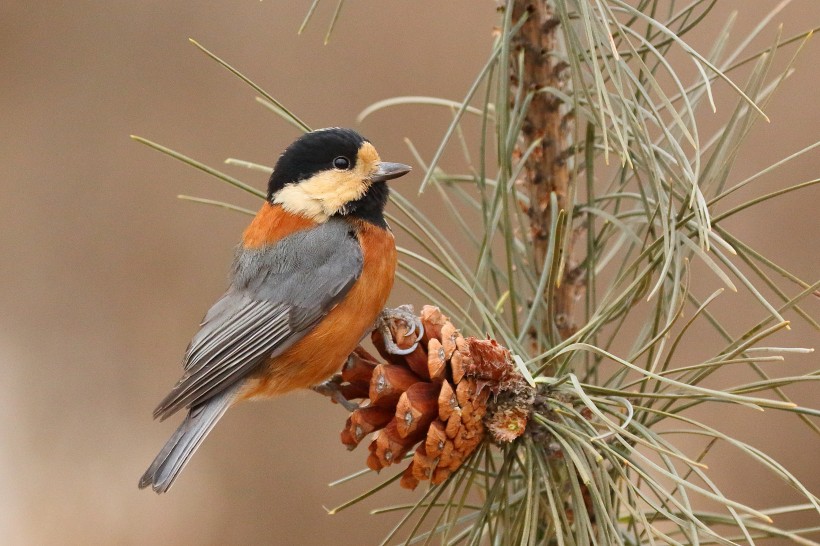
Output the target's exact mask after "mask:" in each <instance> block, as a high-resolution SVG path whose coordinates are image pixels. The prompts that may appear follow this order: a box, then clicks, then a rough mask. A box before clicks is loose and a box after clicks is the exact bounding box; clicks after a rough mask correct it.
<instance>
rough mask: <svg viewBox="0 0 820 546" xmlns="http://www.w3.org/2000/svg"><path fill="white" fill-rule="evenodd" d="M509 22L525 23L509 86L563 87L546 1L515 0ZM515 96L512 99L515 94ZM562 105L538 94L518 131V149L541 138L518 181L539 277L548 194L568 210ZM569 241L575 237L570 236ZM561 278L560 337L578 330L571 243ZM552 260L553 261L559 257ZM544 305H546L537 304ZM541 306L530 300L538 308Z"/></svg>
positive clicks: (578, 280)
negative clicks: (520, 76) (525, 196)
mask: <svg viewBox="0 0 820 546" xmlns="http://www.w3.org/2000/svg"><path fill="white" fill-rule="evenodd" d="M512 7H513V13H512V20H513V21H519V20H521V18H522V17H523V16H524V15H525V14H526V15H527V21H526V22H525V23H524V25H523V26H522V28H521V30H520V31H519V32H518V34H517V35H516V36H514V37H513V41H512V44H513V47H512V48H511V53H510V55H511V58H510V74H511V77H510V85H511V86H512V88H513V92H515V91H516V90H517V89H518V88H522V89H523V90H524V91H525V92H529V91H536V90H539V89H544V88H547V87H552V88H555V89H562V88H564V87H565V79H564V74H563V72H564V71H565V70H566V69H567V68H568V66H567V64H566V63H564V62H562V61H557V60H556V58H555V57H554V56H553V55H552V52H553V51H554V50H555V49H556V46H557V37H556V32H557V31H558V27H559V24H560V23H559V20H558V18H557V17H555V15H554V12H553V9H552V7H551V6H550V3H549V2H548V1H547V0H514V1H513V3H512ZM522 52H523V62H524V66H523V70H520V73H522V74H523V81H518V74H519V68H520V67H519V58H521V57H520V56H521V54H522ZM513 96H514V95H513ZM561 105H562V103H561V101H560V100H559V99H558V98H556V97H555V96H554V95H553V94H551V93H536V94H535V95H534V96H533V98H532V102H531V103H530V106H529V109H528V110H527V113H526V119H525V121H524V124H523V126H522V129H521V145H520V147H521V150H522V151H523V150H526V149H527V148H529V146H530V145H531V144H532V143H533V142H535V141H536V140H538V139H539V138H540V139H541V141H540V143H539V144H538V145H537V147H536V148H535V149H534V151H533V153H532V154H531V155H530V157H529V158H528V160H527V162H526V165H525V168H524V171H523V172H522V176H521V180H520V182H521V183H522V185H523V187H524V188H526V192H527V193H528V195H529V198H530V204H529V207H528V209H527V214H528V216H529V219H530V237H531V240H532V244H533V248H534V260H535V262H534V264H533V267H534V269H535V272H536V274H537V275H540V274H541V269H542V268H543V265H544V260H545V258H546V255H547V250H548V246H549V238H550V224H551V222H552V217H551V212H550V195H551V194H552V193H555V195H556V198H557V202H558V210H563V209H566V206H567V194H568V193H569V185H570V172H569V168H568V166H567V150H568V147H569V135H570V134H571V131H572V127H571V123H572V121H571V118H570V117H568V116H566V115H565V113H566V112H565V111H562V108H561ZM568 236H570V238H571V239H570V243H572V242H573V241H572V240H573V239H575V238H576V237H574V236H573V234H569V235H568ZM568 254H569V255H568V260H567V264H566V267H565V269H564V277H563V278H562V279H561V283H560V286H559V287H558V289H556V290H555V296H554V297H555V301H554V302H552V304H553V308H554V310H555V312H554V316H553V317H552V320H553V321H554V322H555V325H556V327H557V328H558V331H559V333H560V334H561V336H562V338H566V337H568V336H569V335H571V334H572V333H573V332H575V330H576V326H575V322H574V320H573V310H574V306H575V302H576V301H577V300H578V298H579V297H580V295H581V293H582V291H583V278H582V277H583V273H582V271H580V270H579V268H578V264H577V262H575V261H574V260H573V259H572V244H570V245H569V253H568ZM559 258H560V256H556V257H555V259H559ZM541 303H545V302H541ZM538 304H539V302H533V305H538Z"/></svg>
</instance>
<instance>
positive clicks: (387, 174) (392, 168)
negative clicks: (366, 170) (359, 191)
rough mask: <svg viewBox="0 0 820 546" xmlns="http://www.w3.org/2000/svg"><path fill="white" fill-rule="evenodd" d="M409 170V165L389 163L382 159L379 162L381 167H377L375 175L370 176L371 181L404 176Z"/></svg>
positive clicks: (382, 180)
mask: <svg viewBox="0 0 820 546" xmlns="http://www.w3.org/2000/svg"><path fill="white" fill-rule="evenodd" d="M409 172H410V166H409V165H403V164H401V163H387V162H385V161H382V162H381V163H379V168H378V169H376V172H374V173H373V176H371V177H370V180H371V182H384V181H385V180H390V179H392V178H398V177H400V176H404V175H405V174H407V173H409Z"/></svg>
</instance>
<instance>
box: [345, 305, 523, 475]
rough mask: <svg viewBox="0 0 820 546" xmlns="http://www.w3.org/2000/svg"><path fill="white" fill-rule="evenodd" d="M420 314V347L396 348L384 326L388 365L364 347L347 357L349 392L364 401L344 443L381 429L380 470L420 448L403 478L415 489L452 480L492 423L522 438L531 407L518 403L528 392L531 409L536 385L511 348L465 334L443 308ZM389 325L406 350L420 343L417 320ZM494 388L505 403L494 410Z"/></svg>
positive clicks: (499, 437) (380, 342) (373, 457)
mask: <svg viewBox="0 0 820 546" xmlns="http://www.w3.org/2000/svg"><path fill="white" fill-rule="evenodd" d="M420 319H421V323H422V325H423V326H424V334H423V336H422V338H421V339H420V340H419V343H418V344H417V345H416V347H415V349H414V350H413V351H412V352H410V353H409V354H406V355H396V354H392V353H390V352H389V351H388V350H387V348H386V346H385V340H384V338H383V334H382V333H381V331H380V330H379V329H376V330H375V331H374V332H373V334H372V336H371V338H372V341H373V344H374V346H375V347H376V349H377V350H378V351H379V354H380V355H381V356H382V357H383V358H384V359H385V361H386V363H379V362H378V360H377V359H376V358H375V357H373V356H372V355H370V354H369V353H368V352H367V351H365V350H364V349H362V348H361V347H359V348H357V349H356V351H355V352H354V353H353V354H351V355H350V357H349V358H348V360H347V362H346V363H345V366H344V368H343V369H342V372H341V384H340V389H341V392H342V393H343V394H344V396H345V398H347V399H348V400H351V399H362V400H363V402H361V403H360V404H359V407H358V408H357V409H355V410H354V411H353V412H352V413H351V414H350V417H349V418H348V420H347V423H346V425H345V428H344V430H343V431H342V433H341V440H342V443H343V444H345V445H346V446H347V447H348V449H354V448H355V447H356V446H357V445H359V443H360V442H361V441H362V440H363V439H364V438H365V437H366V436H367V435H368V434H370V433H371V432H376V436H375V438H374V439H373V440H372V441H371V442H370V445H369V452H370V453H369V456H368V458H367V465H368V466H369V467H370V468H372V469H373V470H376V471H379V470H381V469H382V468H385V467H387V466H390V465H391V464H394V463H396V462H399V461H401V460H402V459H403V458H404V457H405V455H407V454H408V453H409V452H410V450H412V449H413V448H414V447H415V452H414V454H413V457H412V461H411V462H410V464H409V466H408V467H407V469H406V470H405V471H404V474H403V476H402V478H401V482H400V483H401V485H402V487H405V488H407V489H415V488H416V486H417V485H418V484H419V482H420V481H422V480H430V481H431V482H432V483H433V484H439V483H442V482H443V481H444V480H446V479H447V477H448V476H450V474H452V473H453V472H454V471H456V470H457V469H458V468H459V467H460V466H461V464H462V463H463V462H464V461H465V460H466V459H467V457H469V455H470V454H471V453H472V452H473V451H474V450H475V449H476V447H478V445H479V444H480V443H481V441H482V440H483V439H484V437H485V421H486V422H487V428H489V429H490V431H491V432H492V434H493V439H494V440H496V441H506V442H509V441H512V440H513V439H515V438H517V437H518V436H520V435H521V434H522V433H523V432H524V428H525V427H526V422H527V417H528V416H529V409H527V410H523V409H521V408H519V407H517V406H515V405H514V402H520V401H521V400H522V395H521V392H523V391H526V395H523V398H527V397H529V398H528V401H529V403H528V405H527V406H526V407H527V408H529V407H531V405H532V393H531V392H530V391H531V389H530V388H529V385H527V384H526V382H525V381H524V379H523V377H521V375H520V373H519V372H518V371H517V369H516V368H515V365H514V364H513V362H512V359H511V357H510V354H509V351H507V349H505V348H504V347H501V346H500V345H498V343H496V342H495V341H494V340H478V339H476V338H465V337H463V336H462V335H461V334H460V333H459V331H458V330H457V329H456V328H455V326H453V324H452V323H451V322H450V321H449V319H448V318H447V317H445V316H444V315H443V314H442V313H441V311H440V310H439V309H438V308H436V307H432V306H425V307H424V308H423V309H422V310H421V316H420ZM388 326H389V330H390V334H391V336H392V338H393V341H394V342H395V344H396V345H397V346H398V347H399V348H400V349H405V350H406V349H409V348H411V347H413V346H414V344H416V340H417V339H418V334H419V332H417V331H414V327H413V326H412V325H408V324H406V323H405V321H404V320H402V319H399V318H396V319H391V320H390V322H389V323H388ZM528 389H529V390H528ZM491 393H492V394H494V395H495V397H494V400H501V401H502V402H504V404H502V406H500V407H499V410H500V411H498V412H494V411H492V412H490V413H489V414H488V401H489V398H490V394H491ZM511 393H514V394H511ZM511 403H512V404H513V405H511ZM491 405H492V407H493V408H494V407H495V404H494V403H493V404H491ZM499 431H500V432H499Z"/></svg>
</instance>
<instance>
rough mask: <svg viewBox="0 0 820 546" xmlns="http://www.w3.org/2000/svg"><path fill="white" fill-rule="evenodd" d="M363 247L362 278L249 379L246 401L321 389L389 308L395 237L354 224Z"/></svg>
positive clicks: (356, 221) (394, 256) (244, 392)
mask: <svg viewBox="0 0 820 546" xmlns="http://www.w3.org/2000/svg"><path fill="white" fill-rule="evenodd" d="M350 222H351V224H352V225H353V226H354V227H355V229H356V230H357V234H358V239H359V244H360V245H361V248H362V255H363V266H362V274H361V276H360V277H359V279H358V280H357V281H356V282H355V283H354V284H353V286H352V287H351V289H350V291H349V292H348V293H347V295H346V296H345V297H344V298H343V299H342V301H341V302H340V303H339V304H338V305H336V307H334V308H333V309H332V310H331V311H330V312H329V313H328V314H327V315H326V316H325V318H324V319H322V321H321V322H319V324H317V325H316V327H314V329H313V330H312V331H311V332H310V333H309V334H307V335H306V336H305V337H304V338H302V339H301V340H299V341H298V342H297V343H296V344H294V345H293V347H291V348H290V349H288V350H287V351H285V352H284V353H282V354H281V355H279V356H278V357H276V358H274V359H272V360H271V361H270V362H269V363H268V365H267V366H266V367H265V368H263V369H262V370H261V372H260V373H259V374H258V375H256V376H255V377H253V378H251V379H249V380H248V382H247V385H246V388H245V389H244V391H243V393H242V395H241V398H243V399H248V398H264V397H269V396H274V395H276V394H281V393H284V392H287V391H291V390H294V389H299V388H308V387H312V386H313V385H317V384H319V383H321V382H322V381H324V380H326V379H327V378H328V377H330V376H331V375H332V374H333V373H334V372H336V371H338V370H339V368H340V367H341V366H342V363H343V362H344V361H345V359H346V358H347V356H348V355H349V354H350V353H352V352H353V349H355V348H356V346H357V345H358V344H359V342H360V341H361V339H362V337H364V336H365V335H366V334H367V333H368V332H369V331H370V329H371V328H372V327H373V324H374V323H375V321H376V318H377V317H378V316H379V314H380V313H381V311H382V309H384V306H385V304H386V303H387V297H388V296H389V295H390V291H391V290H392V288H393V278H394V275H395V272H396V244H395V241H394V239H393V234H392V233H391V232H390V231H389V230H387V229H383V228H379V227H377V226H374V225H373V224H370V223H367V222H363V221H358V220H350Z"/></svg>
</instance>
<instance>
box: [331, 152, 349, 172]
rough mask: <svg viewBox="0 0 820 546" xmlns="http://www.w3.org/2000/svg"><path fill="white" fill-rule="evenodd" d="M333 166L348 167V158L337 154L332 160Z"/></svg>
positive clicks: (338, 167)
mask: <svg viewBox="0 0 820 546" xmlns="http://www.w3.org/2000/svg"><path fill="white" fill-rule="evenodd" d="M333 166H334V167H336V168H337V169H347V168H349V167H350V160H349V159H348V158H346V157H344V156H341V155H340V156H339V157H337V158H336V159H334V160H333Z"/></svg>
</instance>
